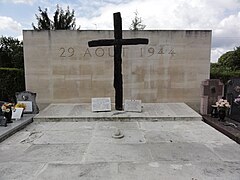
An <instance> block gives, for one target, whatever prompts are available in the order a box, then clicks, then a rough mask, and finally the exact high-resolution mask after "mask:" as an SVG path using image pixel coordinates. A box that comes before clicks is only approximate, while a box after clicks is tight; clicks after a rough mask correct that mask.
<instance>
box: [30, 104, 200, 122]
mask: <svg viewBox="0 0 240 180" xmlns="http://www.w3.org/2000/svg"><path fill="white" fill-rule="evenodd" d="M113 109H114V107H113V105H112V111H109V112H92V111H91V104H87V103H86V104H66V103H64V104H50V105H49V106H48V107H46V108H45V109H44V110H42V111H41V112H40V113H39V114H38V115H36V116H35V117H34V121H50V122H51V121H53V122H58V121H65V122H66V121H126V122H128V121H181V120H182V121H192V120H197V121H200V120H202V116H200V115H199V114H198V113H196V112H195V111H194V110H193V109H191V108H190V107H189V106H187V105H186V104H185V103H142V112H141V113H139V112H126V111H116V110H113Z"/></svg>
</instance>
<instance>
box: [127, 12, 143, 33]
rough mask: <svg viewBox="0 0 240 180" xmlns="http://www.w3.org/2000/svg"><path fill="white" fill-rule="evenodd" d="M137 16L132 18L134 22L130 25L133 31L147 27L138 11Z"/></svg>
mask: <svg viewBox="0 0 240 180" xmlns="http://www.w3.org/2000/svg"><path fill="white" fill-rule="evenodd" d="M134 14H135V17H134V19H133V20H132V24H131V26H130V27H129V29H130V30H132V31H138V30H144V28H145V27H146V25H144V24H142V18H141V17H138V12H137V11H136V12H134Z"/></svg>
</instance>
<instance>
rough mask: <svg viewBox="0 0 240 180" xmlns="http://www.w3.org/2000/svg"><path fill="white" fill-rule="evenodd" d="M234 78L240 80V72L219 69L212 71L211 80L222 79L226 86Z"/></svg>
mask: <svg viewBox="0 0 240 180" xmlns="http://www.w3.org/2000/svg"><path fill="white" fill-rule="evenodd" d="M234 77H239V78H240V71H226V70H221V71H219V70H217V69H211V73H210V79H220V80H221V81H222V82H223V83H224V84H226V83H227V81H228V80H230V79H231V78H234Z"/></svg>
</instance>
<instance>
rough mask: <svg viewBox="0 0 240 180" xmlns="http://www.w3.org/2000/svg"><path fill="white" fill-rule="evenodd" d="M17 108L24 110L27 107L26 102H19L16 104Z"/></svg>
mask: <svg viewBox="0 0 240 180" xmlns="http://www.w3.org/2000/svg"><path fill="white" fill-rule="evenodd" d="M15 108H23V110H24V109H25V108H26V104H24V103H17V104H16V105H15Z"/></svg>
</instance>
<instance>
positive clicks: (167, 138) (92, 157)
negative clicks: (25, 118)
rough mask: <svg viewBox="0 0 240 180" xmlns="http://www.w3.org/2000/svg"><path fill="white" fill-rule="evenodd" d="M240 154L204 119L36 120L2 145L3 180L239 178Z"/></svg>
mask: <svg viewBox="0 0 240 180" xmlns="http://www.w3.org/2000/svg"><path fill="white" fill-rule="evenodd" d="M116 128H119V129H121V131H122V132H123V134H124V135H125V137H124V138H123V139H113V138H111V135H112V132H114V130H115V129H116ZM74 136H76V138H75V137H74ZM239 154H240V145H239V144H237V143H236V142H234V141H233V140H231V139H229V138H228V137H226V136H225V135H223V134H221V133H220V132H218V131H217V130H215V129H214V128H212V127H210V126H209V125H207V124H205V123H204V122H202V121H163V122H139V121H136V122H105V121H104V122H98V121H97V122H95V121H94V122H33V123H32V124H30V125H29V126H28V127H26V128H25V129H23V130H21V131H19V132H17V133H16V134H14V135H13V136H11V137H10V138H8V139H6V140H5V141H3V142H1V143H0V179H29V180H30V179H31V180H32V179H60V180H61V179H64V180H65V179H98V180H99V179H100V180H101V179H102V180H103V179H104V180H105V179H114V180H115V179H116V180H122V179H149V180H155V179H156V180H157V179H170V180H171V179H176V180H178V179H180V180H181V179H182V180H185V179H190V180H192V179H194V180H196V179H197V180H200V179H204V180H205V179H207V180H208V179H209V180H210V179H223V180H225V179H233V180H235V179H236V180H239V177H240V168H239V167H240V158H239V157H240V156H239Z"/></svg>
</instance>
